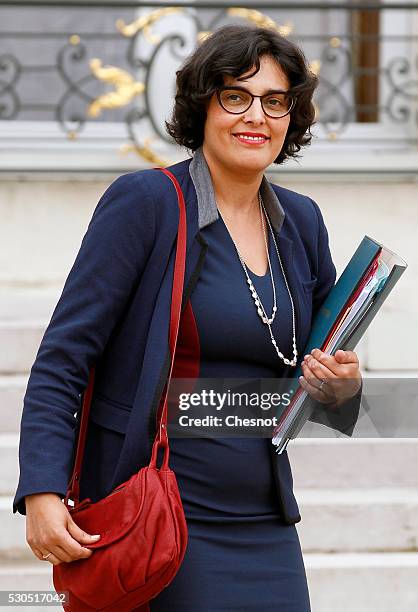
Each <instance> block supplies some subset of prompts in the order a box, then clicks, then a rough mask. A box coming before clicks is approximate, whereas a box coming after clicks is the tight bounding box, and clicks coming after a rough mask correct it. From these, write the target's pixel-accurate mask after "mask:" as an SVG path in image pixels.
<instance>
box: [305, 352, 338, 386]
mask: <svg viewBox="0 0 418 612" xmlns="http://www.w3.org/2000/svg"><path fill="white" fill-rule="evenodd" d="M302 372H303V375H304V376H305V378H306V379H307V380H308V382H310V383H311V384H314V385H316V386H317V387H318V386H319V385H320V383H321V381H322V380H325V379H327V380H330V379H333V378H336V376H335V374H334V373H333V372H332V371H331V370H330V369H329V368H328V367H327V366H326V365H324V364H323V363H321V362H320V361H318V360H317V359H315V358H314V357H312V355H309V356H308V357H307V359H306V361H304V362H302Z"/></svg>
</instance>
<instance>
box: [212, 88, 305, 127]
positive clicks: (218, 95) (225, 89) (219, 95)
mask: <svg viewBox="0 0 418 612" xmlns="http://www.w3.org/2000/svg"><path fill="white" fill-rule="evenodd" d="M222 91H244V92H245V93H247V94H248V95H249V96H251V102H250V103H249V105H248V107H247V108H246V109H245V110H243V111H238V112H236V111H230V110H228V109H226V108H225V107H224V105H223V104H222V101H221V92H222ZM278 93H280V94H286V95H287V96H288V97H289V98H290V101H291V103H290V108H289V110H288V111H287V112H286V113H285V114H284V115H280V117H275V116H274V115H269V113H267V112H266V109H265V108H264V104H263V98H267V97H269V96H273V95H274V94H278ZM216 97H217V98H218V102H219V104H220V106H221V108H223V110H224V111H225V112H226V113H229V114H230V115H242V114H243V113H246V112H247V110H248V109H250V108H251V106H252V103H253V102H254V98H260V100H261V108H262V109H263V113H264V114H265V115H266V116H267V117H270V119H282V118H283V117H286V115H288V114H289V113H290V112H291V111H292V110H293V109H294V107H295V104H296V100H297V97H296V96H294V95H292V94H289V91H285V90H284V89H274V90H272V91H270V92H269V93H266V94H264V95H262V96H255V95H254V94H252V93H251V91H248V89H246V88H245V87H240V86H239V85H231V86H228V85H224V86H223V87H219V88H218V89H217V90H216Z"/></svg>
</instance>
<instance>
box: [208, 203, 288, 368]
mask: <svg viewBox="0 0 418 612" xmlns="http://www.w3.org/2000/svg"><path fill="white" fill-rule="evenodd" d="M258 203H259V207H260V218H261V225H262V228H263V237H264V244H265V246H266V252H267V260H268V267H269V271H270V278H271V284H272V288H273V310H272V313H271V317H268V316H267V314H266V310H265V308H264V306H263V303H262V301H261V299H260V296H259V295H258V293H257V291H256V288H255V287H254V285H253V282H252V280H251V278H250V277H249V275H248V271H247V266H246V265H245V262H244V260H243V258H242V257H241V254H240V252H239V250H238V247H237V245H236V243H235V240H234V239H233V238H232V236H231V234H230V236H231V240H232V242H233V243H234V246H235V249H236V251H237V253H238V257H239V260H240V262H241V265H242V267H243V269H244V272H245V276H246V277H247V283H248V288H249V290H250V293H251V295H252V298H253V300H254V304H255V307H256V309H257V313H258V315H259V317H260V318H261V320H262V322H263V323H264V324H266V325H267V326H268V329H269V332H270V338H271V342H272V344H273V346H274V348H275V349H276V352H277V355H278V356H279V358H280V359H282V360H283V362H284V363H285V365H291V366H296V363H297V356H298V351H297V348H296V327H295V309H294V306H293V299H292V295H291V293H290V289H289V285H288V283H287V279H286V275H285V272H284V268H283V265H282V260H281V258H280V253H279V249H278V248H277V243H276V239H275V237H274V232H273V229H272V227H271V223H270V219H269V217H268V215H267V213H266V209H265V208H264V203H263V200H262V198H261V194H260V192H258ZM263 211H264V214H265V216H266V219H267V223H268V225H269V229H270V233H271V235H272V238H273V242H274V246H275V248H276V253H277V258H278V260H279V264H280V268H281V271H282V274H283V278H284V282H285V285H286V289H287V293H288V294H289V299H290V304H291V307H292V332H293V358H292V359H287V358H286V357H285V356H284V355H283V353H282V352H281V351H280V349H279V347H278V346H277V342H276V339H275V338H274V336H273V332H272V331H271V324H272V323H273V321H274V317H275V316H276V312H277V302H276V287H275V282H274V276H273V270H272V267H271V262H270V254H269V248H268V244H267V238H266V231H265V225H264V218H263ZM218 212H219V214H220V215H221V212H220V211H219V209H218ZM221 217H222V215H221ZM222 220H223V221H224V218H223V217H222ZM224 223H225V221H224ZM225 225H226V223H225Z"/></svg>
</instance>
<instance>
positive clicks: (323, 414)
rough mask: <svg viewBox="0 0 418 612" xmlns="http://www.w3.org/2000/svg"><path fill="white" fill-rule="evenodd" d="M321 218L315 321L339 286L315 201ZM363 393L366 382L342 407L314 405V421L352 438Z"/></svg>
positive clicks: (314, 301) (313, 310) (314, 308)
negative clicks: (322, 307)
mask: <svg viewBox="0 0 418 612" xmlns="http://www.w3.org/2000/svg"><path fill="white" fill-rule="evenodd" d="M311 202H312V204H313V206H314V208H315V211H316V214H317V217H318V258H317V270H316V273H317V274H316V275H317V279H318V280H317V283H316V286H315V289H314V293H313V297H312V299H313V306H312V318H314V317H315V316H316V314H317V312H318V311H319V309H320V308H321V305H322V303H323V302H324V300H325V298H326V297H327V296H328V294H329V292H330V291H331V289H332V288H333V286H334V285H335V280H336V269H335V265H334V262H333V261H332V257H331V252H330V248H329V240H328V232H327V229H326V226H325V223H324V219H323V217H322V213H321V211H320V208H319V206H318V204H317V203H316V202H314V200H311ZM362 390H363V382H362V383H361V387H360V389H359V391H358V392H357V393H356V394H355V395H354V396H353V397H351V398H350V399H348V400H347V401H345V402H344V403H342V404H341V405H340V406H336V405H334V404H326V405H325V404H322V403H321V402H318V401H315V402H314V405H315V407H314V410H313V412H312V414H311V416H310V417H309V420H310V421H313V422H315V423H320V424H322V425H325V426H327V427H330V428H332V429H335V430H337V431H340V432H341V433H343V434H346V435H348V436H351V435H352V434H353V431H354V427H355V425H356V422H357V419H358V415H359V410H360V405H361V397H362Z"/></svg>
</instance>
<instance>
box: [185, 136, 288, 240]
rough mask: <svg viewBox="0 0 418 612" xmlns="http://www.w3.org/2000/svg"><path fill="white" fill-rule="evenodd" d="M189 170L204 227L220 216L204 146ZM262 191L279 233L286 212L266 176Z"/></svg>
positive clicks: (196, 153)
mask: <svg viewBox="0 0 418 612" xmlns="http://www.w3.org/2000/svg"><path fill="white" fill-rule="evenodd" d="M189 172H190V176H191V177H192V181H193V184H194V186H195V189H196V195H197V206H198V213H199V229H202V228H203V227H206V225H209V224H210V223H213V222H214V221H216V219H218V218H219V213H218V208H217V206H216V200H215V192H214V189H213V183H212V178H211V175H210V171H209V166H208V164H207V162H206V159H205V156H204V155H203V148H202V147H199V149H197V150H196V151H195V154H194V156H193V159H192V161H191V162H190V165H189ZM260 192H261V197H262V198H263V203H264V206H265V209H266V211H267V214H268V216H269V219H270V221H271V224H272V226H273V227H274V229H275V230H276V232H277V233H278V232H279V231H280V229H281V227H282V225H283V221H284V216H285V212H284V210H283V208H282V205H281V204H280V201H279V198H278V197H277V195H276V193H275V191H274V190H273V187H272V186H271V185H270V183H269V182H268V180H267V179H266V177H265V176H263V179H262V181H261V185H260Z"/></svg>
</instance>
